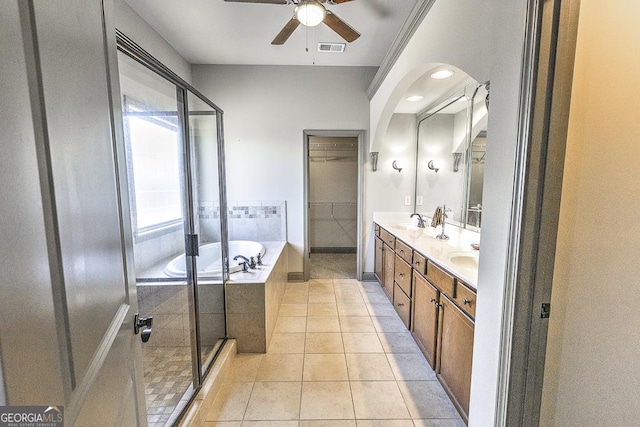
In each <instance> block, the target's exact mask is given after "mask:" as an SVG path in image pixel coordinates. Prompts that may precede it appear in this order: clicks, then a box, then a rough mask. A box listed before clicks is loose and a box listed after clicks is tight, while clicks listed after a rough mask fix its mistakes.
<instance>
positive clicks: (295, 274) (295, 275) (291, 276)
mask: <svg viewBox="0 0 640 427" xmlns="http://www.w3.org/2000/svg"><path fill="white" fill-rule="evenodd" d="M287 281H289V282H304V273H303V272H302V271H291V272H289V273H287Z"/></svg>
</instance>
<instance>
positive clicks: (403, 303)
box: [393, 283, 411, 329]
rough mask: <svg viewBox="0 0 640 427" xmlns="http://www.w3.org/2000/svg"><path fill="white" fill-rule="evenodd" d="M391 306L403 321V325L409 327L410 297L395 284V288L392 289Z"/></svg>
mask: <svg viewBox="0 0 640 427" xmlns="http://www.w3.org/2000/svg"><path fill="white" fill-rule="evenodd" d="M393 306H394V307H395V309H396V312H397V313H398V316H400V320H402V323H404V326H406V327H407V329H409V326H410V324H411V299H410V298H409V297H408V296H407V295H406V294H405V293H404V291H403V290H402V289H401V288H400V286H398V284H397V283H396V284H395V288H394V289H393Z"/></svg>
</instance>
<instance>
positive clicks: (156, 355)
mask: <svg viewBox="0 0 640 427" xmlns="http://www.w3.org/2000/svg"><path fill="white" fill-rule="evenodd" d="M142 362H143V366H144V385H145V395H146V396H145V397H146V401H147V422H148V423H149V427H161V426H164V425H165V424H166V423H167V421H168V420H169V418H170V417H171V414H172V413H173V411H175V409H176V407H177V406H178V404H179V403H180V399H181V398H182V396H183V394H184V392H185V391H186V390H187V388H189V385H190V384H191V349H190V348H189V347H147V346H145V347H143V349H142Z"/></svg>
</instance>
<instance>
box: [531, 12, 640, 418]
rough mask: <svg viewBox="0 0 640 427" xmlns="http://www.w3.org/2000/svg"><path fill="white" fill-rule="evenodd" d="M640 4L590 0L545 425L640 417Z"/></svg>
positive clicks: (563, 216) (584, 15)
mask: <svg viewBox="0 0 640 427" xmlns="http://www.w3.org/2000/svg"><path fill="white" fill-rule="evenodd" d="M638 16H640V4H638V3H637V2H630V1H622V0H617V1H613V2H596V1H583V2H582V6H581V10H580V21H579V29H578V44H577V52H576V63H575V72H574V83H573V93H572V103H571V114H570V122H569V134H568V142H567V144H568V145H567V156H566V162H565V177H564V183H563V194H562V203H561V208H560V226H559V233H558V249H557V254H556V269H555V276H554V283H553V295H552V304H551V306H552V315H551V319H550V325H549V338H548V347H547V364H546V368H545V382H544V389H543V406H542V414H541V425H543V426H554V425H555V426H569V425H571V426H603V425H608V426H629V425H637V424H638V420H639V419H640V311H639V310H638V298H639V295H640V288H639V286H638V278H639V277H640V262H639V261H638V260H639V259H640V197H639V196H638V195H639V194H640V179H638V176H637V174H638V172H639V171H640V146H639V145H638V139H639V135H640V115H639V114H638V106H637V105H638V99H640V85H638V84H637V81H638V76H640V55H639V54H638V52H639V50H638V46H640V26H639V25H638V23H637V17H638Z"/></svg>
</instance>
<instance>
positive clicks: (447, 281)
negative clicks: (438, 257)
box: [427, 260, 455, 298]
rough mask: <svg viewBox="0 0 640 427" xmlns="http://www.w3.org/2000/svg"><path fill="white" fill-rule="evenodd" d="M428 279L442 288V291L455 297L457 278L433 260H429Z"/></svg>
mask: <svg viewBox="0 0 640 427" xmlns="http://www.w3.org/2000/svg"><path fill="white" fill-rule="evenodd" d="M427 279H429V281H430V282H431V284H432V285H434V286H435V287H436V288H438V289H439V290H440V292H442V293H445V294H447V295H449V296H450V297H452V298H453V297H455V278H454V277H453V276H452V275H450V274H449V273H447V272H446V271H444V270H443V269H441V268H440V267H438V266H437V265H435V264H434V263H433V262H431V260H428V261H427Z"/></svg>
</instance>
